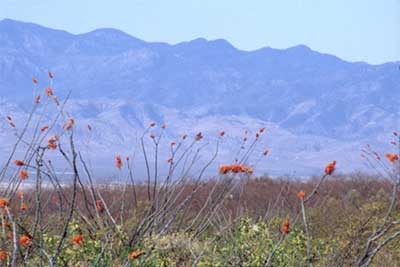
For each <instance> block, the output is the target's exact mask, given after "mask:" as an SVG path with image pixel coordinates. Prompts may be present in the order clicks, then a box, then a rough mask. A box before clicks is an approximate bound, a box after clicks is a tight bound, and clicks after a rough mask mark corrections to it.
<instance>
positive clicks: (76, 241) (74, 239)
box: [71, 235, 83, 245]
mask: <svg viewBox="0 0 400 267" xmlns="http://www.w3.org/2000/svg"><path fill="white" fill-rule="evenodd" d="M71 243H72V244H73V245H81V244H82V243H83V235H75V236H73V237H72V240H71Z"/></svg>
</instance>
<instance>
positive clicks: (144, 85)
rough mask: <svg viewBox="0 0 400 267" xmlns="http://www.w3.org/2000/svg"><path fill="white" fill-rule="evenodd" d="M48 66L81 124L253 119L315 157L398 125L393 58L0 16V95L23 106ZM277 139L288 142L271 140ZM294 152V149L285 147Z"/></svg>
mask: <svg viewBox="0 0 400 267" xmlns="http://www.w3.org/2000/svg"><path fill="white" fill-rule="evenodd" d="M48 70H51V71H52V72H53V73H54V74H55V76H56V79H55V88H56V90H57V91H58V94H59V95H61V97H62V95H65V94H66V93H67V92H68V91H69V90H72V92H73V93H72V99H73V101H89V102H88V103H87V104H81V105H78V106H76V110H75V112H76V113H77V116H78V118H77V119H78V120H79V117H81V118H82V119H85V120H86V119H87V120H89V119H91V120H94V121H98V122H99V123H101V116H102V114H103V113H104V112H108V113H110V114H109V116H111V118H112V116H115V117H118V119H121V120H122V121H124V122H125V123H126V125H128V126H129V127H133V128H134V129H140V128H141V127H143V123H144V122H143V119H144V118H146V119H149V120H156V121H164V120H165V119H166V118H168V117H171V115H170V113H171V112H176V113H177V114H180V115H176V116H173V118H170V119H171V120H176V121H171V122H169V124H174V123H176V124H180V122H179V121H185V122H186V123H187V124H188V125H182V126H181V127H183V128H184V127H185V126H189V127H190V126H191V125H190V123H191V122H190V119H192V121H193V122H192V123H193V124H194V123H195V121H200V120H204V119H205V118H209V119H210V118H216V119H217V120H218V118H219V119H220V120H225V121H226V120H228V121H229V120H230V119H232V118H236V119H237V118H240V121H241V125H242V126H243V125H245V124H246V123H244V122H245V121H253V120H256V121H257V122H258V123H260V124H262V122H264V123H270V124H273V125H274V127H275V128H276V129H281V130H282V131H284V132H287V133H290V134H291V135H294V136H296V137H298V140H299V142H301V140H303V139H304V140H305V139H307V140H315V144H319V145H315V146H314V145H310V143H309V141H304V140H303V141H304V142H305V143H307V145H305V147H306V148H301V149H300V148H299V151H307V149H310V153H316V154H315V156H316V157H319V158H321V157H322V158H324V155H323V151H322V152H319V151H321V149H316V150H315V148H316V147H317V148H318V147H319V146H321V144H322V141H321V140H326V139H329V140H334V141H335V142H338V143H337V144H335V145H338V146H341V147H336V148H334V149H338V150H341V149H343V151H347V152H348V153H356V155H358V154H359V151H357V148H358V147H359V145H360V144H361V143H362V142H364V141H365V142H368V143H373V142H380V141H382V140H384V139H385V137H387V138H389V135H388V133H390V132H391V131H392V130H395V129H396V128H397V127H398V126H399V122H400V119H399V113H400V109H399V104H400V71H399V68H398V64H397V63H394V62H393V63H387V64H382V65H369V64H366V63H362V62H357V63H350V62H346V61H343V60H341V59H339V58H337V57H335V56H332V55H327V54H321V53H318V52H315V51H312V50H311V49H309V48H308V47H306V46H303V45H299V46H295V47H292V48H289V49H285V50H278V49H272V48H262V49H259V50H255V51H241V50H238V49H236V48H235V47H233V46H232V45H231V44H229V43H228V42H227V41H225V40H213V41H207V40H205V39H195V40H193V41H190V42H184V43H179V44H176V45H170V44H166V43H149V42H145V41H142V40H139V39H137V38H134V37H132V36H130V35H128V34H126V33H124V32H121V31H118V30H115V29H98V30H95V31H92V32H89V33H85V34H79V35H73V34H70V33H67V32H65V31H59V30H53V29H49V28H45V27H41V26H39V25H35V24H31V23H23V22H17V21H12V20H3V21H0V92H1V96H2V97H3V98H5V99H10V100H11V101H15V103H16V104H18V103H24V101H27V98H28V97H31V88H32V84H31V80H30V78H31V77H32V76H36V77H38V79H39V81H44V80H45V79H46V76H45V75H46V73H47V71H48ZM39 84H40V86H42V87H43V88H44V87H45V86H46V84H44V83H43V84H42V83H39ZM96 99H97V100H99V99H101V100H99V101H97V100H96ZM104 101H105V102H106V103H108V104H110V103H112V102H113V101H115V103H120V101H123V102H124V101H125V102H124V104H116V105H111V106H109V107H107V108H108V109H106V110H105V111H104V110H102V107H101V106H99V105H100V104H99V103H103V104H104ZM139 106H140V108H138V107H139ZM138 109H140V112H139V111H138ZM112 111H114V112H112ZM1 115H3V114H1ZM103 115H104V114H103ZM108 119H110V118H108ZM232 120H233V119H232ZM221 123H222V122H218V123H215V124H213V126H214V127H215V126H216V125H217V126H218V125H220V124H221ZM233 124H235V123H233ZM205 125H207V124H205ZM210 125H211V124H210ZM224 125H225V124H224ZM235 125H236V124H235ZM238 125H240V124H238ZM246 125H247V124H246ZM227 127H229V126H227ZM206 128H207V126H206ZM128 132H129V131H128ZM110 135H111V134H110ZM288 138H289V137H288ZM103 141H104V142H105V141H106V140H103ZM286 141H287V140H286ZM270 142H272V143H273V142H274V140H271V141H270ZM279 142H282V144H284V142H285V140H284V139H282V138H279V141H278V140H276V143H275V145H278V144H280V143H279ZM271 145H272V144H271ZM299 145H301V144H299ZM322 146H323V144H322ZM296 147H297V146H296ZM288 149H289V150H290V149H291V148H290V147H289V148H288ZM293 149H294V148H293ZM304 149H305V150H304ZM346 149H347V150H346ZM322 150H323V149H322ZM343 151H342V152H341V154H342V153H344V152H343ZM291 152H293V153H296V152H295V151H287V152H286V153H291ZM347 152H346V153H347ZM326 155H327V154H325V156H326ZM277 161H278V159H277ZM307 164H309V163H307ZM311 165H312V164H311ZM350 165H351V164H350ZM279 166H284V164H280V165H279ZM352 166H353V165H352Z"/></svg>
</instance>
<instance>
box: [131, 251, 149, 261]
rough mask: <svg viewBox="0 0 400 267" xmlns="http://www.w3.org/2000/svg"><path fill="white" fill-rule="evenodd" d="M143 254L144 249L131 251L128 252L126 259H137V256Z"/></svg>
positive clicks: (144, 252)
mask: <svg viewBox="0 0 400 267" xmlns="http://www.w3.org/2000/svg"><path fill="white" fill-rule="evenodd" d="M144 254H146V251H144V250H136V251H133V252H131V253H129V254H128V259H129V260H134V259H137V258H139V257H140V256H142V255H144Z"/></svg>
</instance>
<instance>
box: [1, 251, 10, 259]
mask: <svg viewBox="0 0 400 267" xmlns="http://www.w3.org/2000/svg"><path fill="white" fill-rule="evenodd" d="M7 258H8V252H7V251H5V250H2V251H0V261H3V260H5V259H7Z"/></svg>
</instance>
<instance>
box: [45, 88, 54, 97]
mask: <svg viewBox="0 0 400 267" xmlns="http://www.w3.org/2000/svg"><path fill="white" fill-rule="evenodd" d="M46 95H47V96H52V95H53V89H52V88H51V87H47V88H46Z"/></svg>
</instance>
